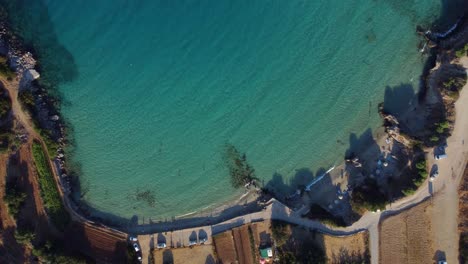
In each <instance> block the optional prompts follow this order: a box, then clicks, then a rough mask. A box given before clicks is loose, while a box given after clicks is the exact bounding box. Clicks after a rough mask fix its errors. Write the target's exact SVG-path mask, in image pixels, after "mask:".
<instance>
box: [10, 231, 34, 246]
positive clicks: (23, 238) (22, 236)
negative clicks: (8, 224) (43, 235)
mask: <svg viewBox="0 0 468 264" xmlns="http://www.w3.org/2000/svg"><path fill="white" fill-rule="evenodd" d="M35 237H36V235H35V234H34V233H33V232H32V231H30V230H18V229H17V230H15V239H16V241H17V242H18V243H20V244H23V245H26V244H31V241H32V240H33V239H34V238H35Z"/></svg>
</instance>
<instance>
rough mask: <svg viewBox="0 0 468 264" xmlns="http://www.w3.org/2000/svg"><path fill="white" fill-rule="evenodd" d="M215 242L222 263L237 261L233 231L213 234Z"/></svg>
mask: <svg viewBox="0 0 468 264" xmlns="http://www.w3.org/2000/svg"><path fill="white" fill-rule="evenodd" d="M213 244H214V245H215V249H216V255H217V256H218V259H219V260H220V261H221V262H222V263H225V264H227V263H235V262H236V261H237V253H236V248H235V247H234V238H233V235H232V231H226V232H224V233H221V234H218V235H215V236H213Z"/></svg>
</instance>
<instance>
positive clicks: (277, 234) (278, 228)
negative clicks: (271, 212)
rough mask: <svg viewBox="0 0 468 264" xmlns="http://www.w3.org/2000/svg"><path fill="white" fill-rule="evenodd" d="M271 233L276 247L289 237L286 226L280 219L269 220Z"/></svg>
mask: <svg viewBox="0 0 468 264" xmlns="http://www.w3.org/2000/svg"><path fill="white" fill-rule="evenodd" d="M271 233H272V235H273V239H274V240H275V242H276V245H277V246H278V247H281V246H282V245H284V244H285V243H286V241H288V239H289V234H288V227H287V225H286V223H284V222H282V221H276V220H272V221H271Z"/></svg>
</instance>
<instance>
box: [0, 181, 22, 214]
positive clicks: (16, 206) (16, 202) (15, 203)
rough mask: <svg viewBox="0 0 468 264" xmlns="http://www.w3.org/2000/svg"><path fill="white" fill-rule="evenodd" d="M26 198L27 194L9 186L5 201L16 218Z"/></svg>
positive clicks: (14, 186) (13, 186)
mask: <svg viewBox="0 0 468 264" xmlns="http://www.w3.org/2000/svg"><path fill="white" fill-rule="evenodd" d="M26 197H27V195H26V193H25V192H22V191H20V190H19V189H18V187H17V186H16V185H10V186H9V185H7V187H6V192H5V197H4V200H5V203H6V204H7V205H8V212H9V213H10V215H12V216H13V217H14V218H16V217H17V216H18V213H19V211H20V209H21V207H22V206H23V203H24V201H25V200H26Z"/></svg>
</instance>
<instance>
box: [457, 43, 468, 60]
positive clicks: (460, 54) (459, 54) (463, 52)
mask: <svg viewBox="0 0 468 264" xmlns="http://www.w3.org/2000/svg"><path fill="white" fill-rule="evenodd" d="M467 51H468V44H465V46H464V47H463V48H461V49H459V50H457V51H455V56H457V58H461V57H463V56H466V52H467Z"/></svg>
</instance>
